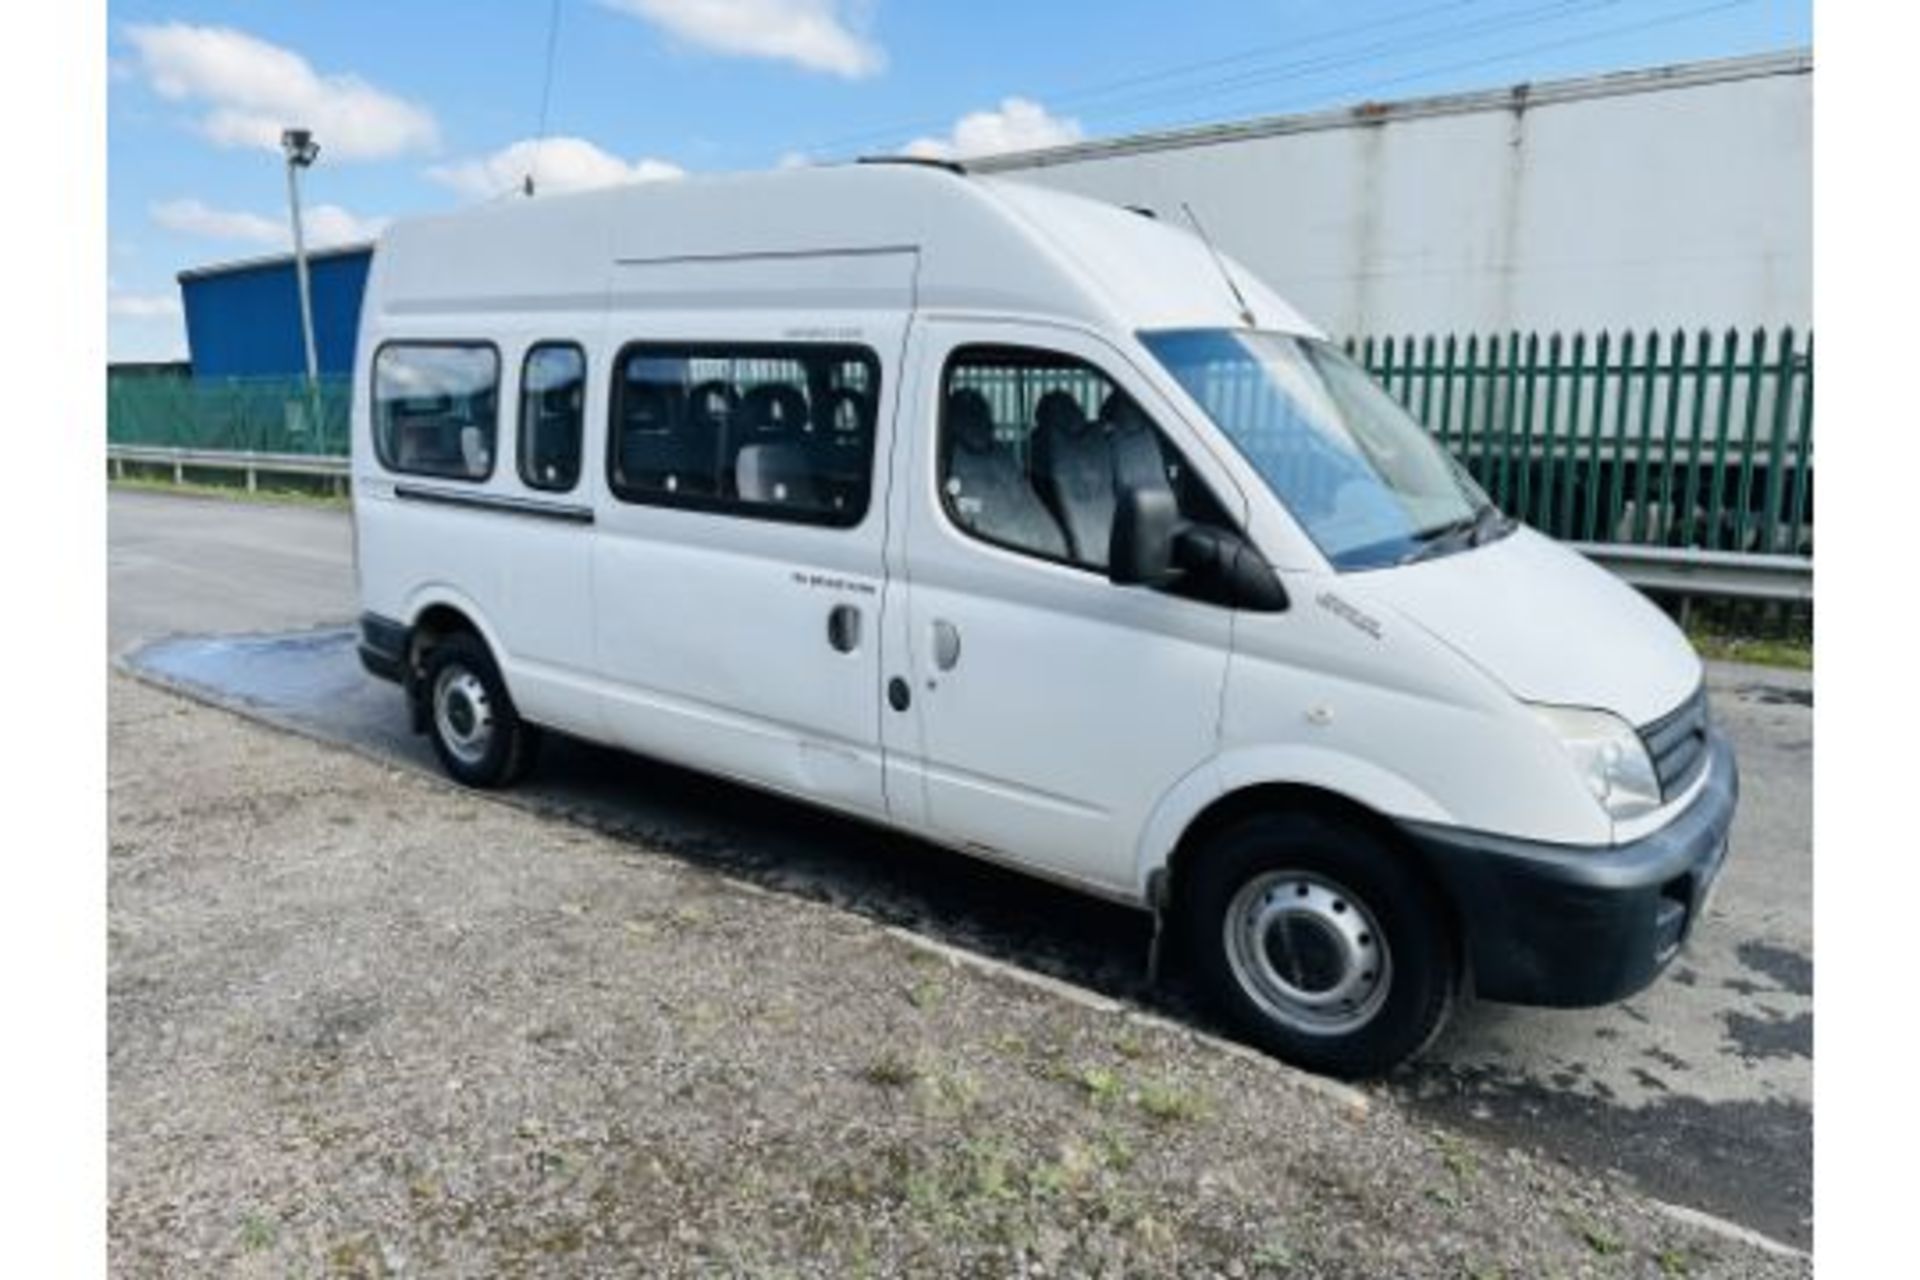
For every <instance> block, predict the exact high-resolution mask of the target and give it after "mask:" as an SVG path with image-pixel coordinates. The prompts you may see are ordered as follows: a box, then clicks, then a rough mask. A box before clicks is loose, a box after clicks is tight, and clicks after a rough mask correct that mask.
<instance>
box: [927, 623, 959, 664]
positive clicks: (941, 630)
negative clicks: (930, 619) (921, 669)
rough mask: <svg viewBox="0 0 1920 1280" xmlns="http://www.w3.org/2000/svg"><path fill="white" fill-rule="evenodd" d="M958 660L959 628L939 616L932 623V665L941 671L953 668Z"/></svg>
mask: <svg viewBox="0 0 1920 1280" xmlns="http://www.w3.org/2000/svg"><path fill="white" fill-rule="evenodd" d="M959 661H960V628H958V627H956V626H954V625H953V624H952V623H951V622H948V621H947V620H946V619H944V618H941V619H938V620H936V621H935V622H934V624H933V665H934V666H936V667H938V668H940V669H941V670H942V671H951V670H953V667H954V664H955V663H957V662H959Z"/></svg>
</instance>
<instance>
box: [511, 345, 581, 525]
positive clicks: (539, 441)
mask: <svg viewBox="0 0 1920 1280" xmlns="http://www.w3.org/2000/svg"><path fill="white" fill-rule="evenodd" d="M586 397H587V356H586V353H585V352H584V351H582V350H581V349H580V348H579V347H578V346H576V345H574V344H573V343H571V342H542V343H540V344H538V345H536V346H533V347H529V348H528V349H527V359H526V363H525V364H523V365H522V366H521V369H520V463H519V465H520V479H521V480H522V481H524V482H525V483H526V485H527V486H528V487H529V488H532V489H546V490H549V491H551V492H554V493H564V492H566V491H567V490H569V489H571V488H573V486H574V485H575V484H576V483H578V482H579V480H580V433H581V427H582V425H583V424H584V422H585V418H586Z"/></svg>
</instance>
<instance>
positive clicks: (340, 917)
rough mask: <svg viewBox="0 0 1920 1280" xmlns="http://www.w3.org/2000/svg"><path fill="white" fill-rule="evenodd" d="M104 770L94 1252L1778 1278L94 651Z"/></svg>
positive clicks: (1459, 1145)
mask: <svg viewBox="0 0 1920 1280" xmlns="http://www.w3.org/2000/svg"><path fill="white" fill-rule="evenodd" d="M109 768H110V775H109V776H110V783H109V794H110V823H111V846H110V849H109V859H108V866H109V890H108V892H109V922H108V931H109V939H108V942H109V978H108V998H109V1062H108V1070H109V1148H110V1150H109V1155H110V1187H109V1207H108V1230H109V1241H110V1260H111V1264H112V1269H113V1271H114V1272H115V1273H116V1274H124V1275H147V1274H181V1275H205V1274H213V1273H221V1274H235V1275H262V1276H266V1275H274V1276H279V1275H327V1274H345V1275H392V1274H402V1273H405V1274H422V1275H475V1276H478V1275H489V1276H492V1275H509V1276H511V1275H570V1276H571V1275H610V1274H633V1273H635V1272H644V1273H649V1274H783V1275H843V1274H861V1273H869V1274H900V1273H909V1272H910V1273H915V1274H923V1273H932V1274H963V1275H996V1276H999V1275H1015V1274H1024V1275H1054V1274H1096V1275H1108V1274H1112V1275H1136V1274H1141V1275H1144V1274H1172V1273H1178V1274H1187V1275H1193V1274H1209V1273H1212V1274H1221V1275H1230V1276H1241V1275H1260V1274H1273V1275H1282V1274H1284V1275H1303V1276H1321V1275H1324V1276H1349V1275H1351V1276H1379V1275H1395V1276H1427V1275H1432V1276H1450V1277H1451V1276H1482V1275H1485V1276H1495V1275H1504V1276H1522V1275H1525V1276H1540V1275H1565V1276H1588V1275H1592V1276H1615V1275H1620V1276H1629V1275H1631V1276H1639V1275H1654V1276H1659V1275H1728V1276H1743V1277H1744V1276H1776V1275H1804V1274H1808V1273H1809V1270H1810V1269H1809V1267H1808V1266H1807V1265H1806V1263H1805V1262H1804V1261H1801V1260H1798V1259H1793V1258H1785V1257H1780V1256H1776V1255H1774V1254H1772V1253H1769V1252H1763V1251H1761V1250H1759V1249H1757V1248H1754V1247H1752V1246H1749V1245H1747V1244H1743V1243H1740V1242H1739V1241H1736V1240H1732V1239H1729V1238H1727V1237H1725V1236H1723V1235H1718V1234H1711V1233H1708V1232H1705V1231H1703V1230H1701V1229H1699V1228H1698V1227H1695V1226H1692V1225H1688V1224H1686V1223H1683V1222H1680V1221H1677V1220H1675V1219H1674V1218H1673V1217H1671V1216H1669V1215H1668V1214H1665V1213H1663V1212H1661V1211H1660V1210H1659V1209H1658V1208H1657V1207H1656V1206H1654V1205H1653V1204H1652V1203H1651V1202H1648V1201H1646V1200H1644V1199H1642V1198H1639V1197H1638V1196H1636V1195H1635V1194H1634V1193H1632V1192H1631V1191H1630V1190H1628V1189H1626V1188H1625V1187H1624V1186H1622V1185H1620V1184H1619V1183H1617V1182H1613V1181H1608V1180H1604V1179H1599V1178H1595V1177H1593V1176H1590V1175H1588V1174H1586V1173H1584V1172H1582V1171H1580V1170H1576V1169H1571V1168H1567V1167H1564V1166H1560V1165H1557V1164H1552V1163H1549V1162H1547V1161H1544V1160H1541V1159H1539V1158H1537V1157H1531V1156H1528V1155H1526V1154H1523V1153H1521V1152H1518V1151H1511V1150H1506V1149H1503V1148H1500V1147H1498V1146H1494V1145H1489V1144H1485V1143H1482V1142H1479V1141H1476V1140H1473V1139H1469V1138H1463V1137H1459V1136H1454V1135H1452V1134H1449V1133H1446V1132H1444V1131H1439V1130H1434V1129H1431V1128H1428V1127H1426V1126H1424V1125H1421V1124H1419V1123H1417V1122H1416V1121H1414V1120H1412V1119H1410V1118H1409V1117H1408V1116H1407V1115H1406V1114H1404V1113H1403V1112H1401V1111H1400V1110H1399V1109H1398V1108H1397V1107H1396V1106H1395V1105H1394V1104H1392V1103H1391V1102H1390V1101H1382V1100H1380V1099H1378V1098H1376V1099H1374V1100H1373V1101H1372V1103H1371V1105H1367V1104H1365V1103H1364V1102H1359V1101H1356V1097H1357V1096H1356V1097H1349V1096H1348V1095H1346V1094H1345V1093H1344V1092H1343V1091H1340V1090H1338V1089H1333V1088H1327V1087H1324V1086H1320V1085H1319V1084H1318V1083H1317V1082H1312V1081H1307V1080H1304V1079H1303V1078H1301V1077H1299V1076H1297V1075H1295V1074H1294V1073H1292V1072H1290V1071H1288V1070H1286V1069H1285V1068H1282V1067H1279V1066H1277V1065H1276V1064H1273V1063H1269V1062H1267V1061H1265V1060H1264V1059H1260V1058H1258V1057H1257V1055H1252V1054H1249V1053H1246V1052H1244V1051H1233V1050H1231V1049H1229V1048H1226V1047H1222V1046H1220V1045H1218V1044H1215V1043H1211V1042H1208V1041H1206V1040H1203V1039H1200V1038H1198V1037H1196V1036H1194V1035H1193V1034H1191V1033H1189V1032H1187V1031H1184V1030H1182V1029H1180V1028H1178V1027H1174V1026H1171V1025H1169V1024H1164V1023H1160V1022H1158V1021H1155V1020H1153V1019H1149V1018H1144V1017H1140V1016H1137V1015H1133V1014H1129V1013H1128V1012H1126V1011H1124V1010H1120V1009H1115V1008H1101V1007H1096V1006H1094V1005H1090V1004H1087V1003H1081V1002H1076V1001H1073V1000H1070V999H1066V998H1063V997H1062V996H1061V995H1059V994H1057V993H1054V992H1050V991H1047V990H1044V989H1039V988H1036V987H1035V986H1033V985H1031V984H1030V983H1024V982H1020V981H1016V980H1014V979H1013V978H1011V977H1009V976H1007V975H1004V974H998V973H993V972H988V971H983V970H981V969H979V968H978V967H976V966H973V965H970V964H956V963H954V962H952V961H951V960H950V959H948V958H945V957H943V956H941V955H939V954H938V953H936V952H934V951H932V950H930V949H928V948H927V947H926V946H925V945H921V944H915V943H914V942H913V941H912V940H910V939H905V938H902V937H901V936H899V935H898V934H895V933H892V932H889V931H887V930H885V929H882V928H880V927H878V926H876V925H875V924H873V923H872V922H870V921H868V920H866V919H863V918H860V917H857V916H853V915H850V914H847V913H844V912H841V911H838V910H836V909H834V908H832V907H830V906H826V905H822V904H818V903H812V902H807V901H803V900H798V899H794V898H789V897H786V896H782V895H775V894H770V893H768V892H766V891H764V890H757V889H752V888H750V887H748V886H744V885H740V884H736V883H734V882H731V881H728V880H725V879H722V878H720V877H719V876H716V875H714V874H712V873H710V872H705V871H702V870H699V869H697V868H693V867H689V866H687V865H686V864H684V863H681V862H677V861H674V860H671V859H668V858H664V857H661V856H658V855H656V854H653V853H651V852H649V850H647V849H646V848H645V847H643V846H640V845H637V844H634V843H630V842H624V841H620V840H616V839H611V838H607V837H604V836H600V835H596V834H593V833H591V832H588V831H586V830H584V829H582V828H579V827H575V826H572V825H569V824H567V823H563V822H557V821H553V820H550V819H544V818H541V817H538V816H535V815H532V814H529V813H527V812H524V811H522V810H520V809H518V808H515V807H512V806H510V805H506V804H501V803H498V802H495V801H493V800H489V799H487V798H484V797H479V796H474V795H470V794H466V793H462V792H459V791H457V790H454V789H452V788H451V787H448V786H445V785H442V784H440V783H438V782H436V781H434V780H432V779H428V778H423V777H420V776H416V775H414V774H411V773H407V772H403V771H401V770H398V769H394V768H390V767H388V766H385V765H382V764H378V763H375V762H373V761H370V760H367V759H364V758H362V757H360V756H357V755H354V754H351V753H349V752H346V751H342V750H338V749H335V748H331V747H326V746H322V745H319V744H316V743H313V742H310V741H308V740H306V739H303V738H299V737H296V736H293V735H290V734H286V733H282V732H279V731H276V730H273V729H269V728H265V727H263V726H261V725H258V724H256V723H253V722H251V721H247V720H243V719H241V718H238V717H235V716H232V715H229V714H227V713H224V712H221V711H216V710H212V709H209V708H206V707H203V706H201V705H199V704H196V703H193V702H190V701H187V700H184V699H182V698H179V697H177V696H174V695H172V694H168V693H164V692H161V691H159V690H156V689H153V688H150V687H148V686H146V685H143V684H140V683H138V682H136V681H132V680H129V679H126V678H124V677H121V676H117V675H116V676H114V677H112V689H111V694H110V760H109Z"/></svg>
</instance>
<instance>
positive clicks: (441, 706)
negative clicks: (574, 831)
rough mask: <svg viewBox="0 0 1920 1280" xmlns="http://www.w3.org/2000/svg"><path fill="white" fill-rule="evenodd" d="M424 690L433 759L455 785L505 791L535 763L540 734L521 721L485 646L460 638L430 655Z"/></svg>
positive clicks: (454, 637)
mask: <svg viewBox="0 0 1920 1280" xmlns="http://www.w3.org/2000/svg"><path fill="white" fill-rule="evenodd" d="M421 688H422V691H423V693H424V696H425V698H426V700H427V734H428V736H429V737H430V738H432V740H433V751H434V754H435V755H437V756H439V757H440V764H441V767H442V768H444V769H445V770H446V771H447V772H448V773H449V774H450V775H452V777H453V779H454V780H455V781H456V782H460V783H463V784H465V785H466V786H469V787H483V788H493V787H504V786H507V785H508V784H510V783H512V782H514V781H516V780H517V779H519V778H520V777H521V776H522V775H523V774H525V772H526V770H527V768H528V766H529V765H530V764H531V763H532V761H533V754H534V748H535V745H536V742H537V730H535V729H534V727H533V726H532V725H529V724H527V723H525V722H524V721H522V720H521V719H520V715H519V713H518V712H517V711H515V710H514V706H513V699H512V698H511V697H509V696H508V695H507V685H506V681H504V680H502V679H501V678H500V669H499V667H498V666H496V665H495V664H494V661H493V655H492V654H490V653H488V652H487V646H486V645H485V644H484V643H482V642H481V640H480V639H479V638H478V637H477V636H474V635H471V634H468V633H465V632H456V633H455V634H453V635H450V636H448V637H446V638H445V639H444V640H441V641H440V642H439V643H438V644H436V645H434V647H433V648H432V649H430V650H428V651H427V661H426V670H425V672H424V673H423V676H422V681H421Z"/></svg>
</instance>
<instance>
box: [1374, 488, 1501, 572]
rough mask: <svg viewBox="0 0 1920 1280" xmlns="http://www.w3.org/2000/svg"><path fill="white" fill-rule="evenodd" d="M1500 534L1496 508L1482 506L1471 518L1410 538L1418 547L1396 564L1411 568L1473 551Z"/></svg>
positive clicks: (1485, 504)
mask: <svg viewBox="0 0 1920 1280" xmlns="http://www.w3.org/2000/svg"><path fill="white" fill-rule="evenodd" d="M1503 531H1504V530H1503V528H1502V525H1501V516H1500V511H1499V508H1497V507H1495V506H1494V505H1493V504H1492V503H1491V502H1483V503H1481V504H1480V508H1479V510H1477V511H1475V512H1474V513H1473V514H1472V515H1469V516H1461V517H1460V518H1459V519H1458V520H1449V521H1447V523H1445V524H1437V525H1435V526H1434V527H1433V528H1431V529H1422V530H1421V531H1420V532H1419V533H1416V534H1414V535H1413V540H1414V541H1415V542H1417V543H1418V544H1419V545H1418V546H1416V547H1415V548H1414V549H1413V550H1411V551H1409V552H1408V553H1407V554H1406V555H1404V556H1402V557H1400V563H1401V564H1413V563H1415V562H1417V561H1420V560H1431V559H1433V558H1434V557H1435V556H1441V555H1446V554H1447V553H1449V552H1452V551H1458V550H1460V549H1461V548H1463V547H1477V546H1480V545H1481V544H1482V543H1484V542H1488V541H1491V540H1492V539H1493V538H1495V537H1497V536H1499V533H1500V532H1503Z"/></svg>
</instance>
